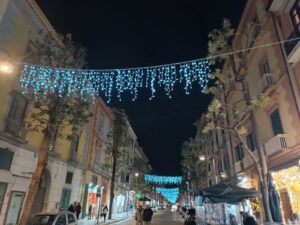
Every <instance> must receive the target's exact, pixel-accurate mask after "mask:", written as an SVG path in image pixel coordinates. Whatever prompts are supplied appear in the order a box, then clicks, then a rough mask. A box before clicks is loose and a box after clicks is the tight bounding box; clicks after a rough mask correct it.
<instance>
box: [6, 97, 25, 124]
mask: <svg viewBox="0 0 300 225" xmlns="http://www.w3.org/2000/svg"><path fill="white" fill-rule="evenodd" d="M26 107H27V100H26V98H25V97H24V96H23V95H22V94H20V93H18V92H13V94H12V101H11V105H10V109H9V113H8V115H7V119H8V120H11V121H13V122H14V123H16V124H18V125H20V124H21V123H22V122H23V120H24V116H25V111H26Z"/></svg>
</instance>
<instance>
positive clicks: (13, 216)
mask: <svg viewBox="0 0 300 225" xmlns="http://www.w3.org/2000/svg"><path fill="white" fill-rule="evenodd" d="M23 200H24V192H17V191H13V192H11V198H10V202H9V206H8V212H7V218H6V223H5V224H6V225H16V224H17V223H18V221H19V216H20V212H21V210H22V205H23Z"/></svg>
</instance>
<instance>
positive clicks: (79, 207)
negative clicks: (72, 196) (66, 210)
mask: <svg viewBox="0 0 300 225" xmlns="http://www.w3.org/2000/svg"><path fill="white" fill-rule="evenodd" d="M80 213H81V205H80V203H79V202H77V203H76V206H75V214H76V218H77V220H78V219H79V215H80Z"/></svg>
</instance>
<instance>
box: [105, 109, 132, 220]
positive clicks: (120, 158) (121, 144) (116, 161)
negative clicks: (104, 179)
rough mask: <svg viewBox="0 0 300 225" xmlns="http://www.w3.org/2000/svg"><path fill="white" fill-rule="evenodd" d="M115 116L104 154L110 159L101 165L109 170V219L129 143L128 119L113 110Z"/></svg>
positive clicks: (121, 113)
mask: <svg viewBox="0 0 300 225" xmlns="http://www.w3.org/2000/svg"><path fill="white" fill-rule="evenodd" d="M114 114H115V118H114V121H113V126H112V135H111V136H112V145H111V146H109V147H108V148H107V149H106V155H107V157H109V158H110V159H111V163H105V164H103V166H104V167H105V168H106V169H109V170H110V171H111V174H112V175H111V185H110V203H109V210H108V218H109V219H111V216H112V207H113V200H114V196H115V195H114V189H115V183H116V176H117V172H118V171H120V170H121V169H122V168H124V166H125V165H126V164H127V166H128V162H127V163H126V160H124V159H126V155H128V152H127V151H126V147H127V146H128V145H129V143H130V139H129V136H128V135H129V134H128V128H129V126H128V119H127V117H126V115H125V113H124V112H122V111H118V110H114Z"/></svg>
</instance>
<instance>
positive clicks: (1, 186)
mask: <svg viewBox="0 0 300 225" xmlns="http://www.w3.org/2000/svg"><path fill="white" fill-rule="evenodd" d="M6 188H7V183H2V182H0V212H1V208H2V204H3V201H4V198H5V193H6Z"/></svg>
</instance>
